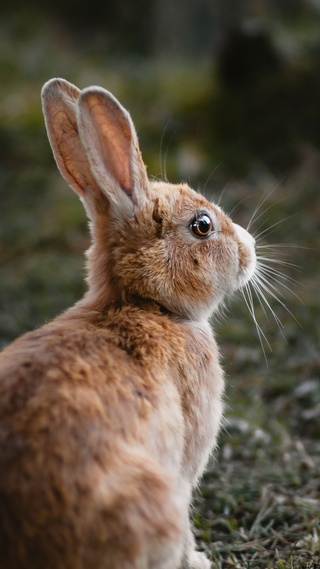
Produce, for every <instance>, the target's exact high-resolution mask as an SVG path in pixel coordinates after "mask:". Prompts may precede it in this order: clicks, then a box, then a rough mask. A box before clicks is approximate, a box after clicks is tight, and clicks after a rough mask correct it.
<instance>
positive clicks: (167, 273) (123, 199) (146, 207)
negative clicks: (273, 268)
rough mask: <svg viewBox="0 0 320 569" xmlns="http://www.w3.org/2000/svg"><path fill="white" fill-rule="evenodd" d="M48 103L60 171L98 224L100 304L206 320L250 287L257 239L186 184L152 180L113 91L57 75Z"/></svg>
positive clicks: (95, 288)
mask: <svg viewBox="0 0 320 569" xmlns="http://www.w3.org/2000/svg"><path fill="white" fill-rule="evenodd" d="M42 98H43V109H44V115H45V120H46V126H47V131H48V136H49V140H50V143H51V146H52V149H53V153H54V156H55V159H56V161H57V164H58V167H59V169H60V171H61V173H62V175H63V176H64V177H65V179H66V180H67V181H68V183H69V184H70V185H71V187H72V188H73V189H74V190H75V191H76V192H77V193H78V194H79V195H80V197H81V199H82V201H83V203H84V205H85V208H86V211H87V214H88V216H89V219H90V221H91V228H92V235H93V244H92V246H91V248H90V250H89V252H88V268H89V277H88V280H89V293H88V295H89V297H90V298H91V299H92V301H93V302H95V303H97V304H99V306H100V307H103V306H104V305H106V304H108V303H110V302H130V301H133V300H136V299H137V298H141V299H144V300H145V299H147V300H153V301H156V302H157V303H159V304H160V305H161V306H163V307H164V308H165V309H166V310H168V311H170V312H173V313H174V314H177V315H179V316H180V317H182V318H187V319H189V318H192V319H194V320H200V319H202V318H207V317H208V316H210V314H211V313H212V312H213V311H214V310H215V309H216V308H217V306H218V305H219V304H220V303H221V301H222V300H223V299H224V297H225V296H226V295H229V294H232V293H233V292H234V291H235V290H237V289H238V288H240V287H242V286H243V285H245V284H246V283H247V282H248V280H249V279H250V278H251V277H252V275H253V273H254V270H255V264H256V256H255V250H254V240H253V238H252V237H251V236H250V235H249V234H248V233H247V231H245V230H244V229H243V228H241V227H239V226H238V225H236V224H234V223H232V221H231V220H230V218H228V217H227V216H226V215H225V214H224V213H223V212H222V210H221V208H220V207H218V206H216V205H214V204H213V203H211V202H209V201H208V200H207V199H205V197H203V196H202V195H199V194H198V193H196V192H195V191H193V190H192V189H191V188H189V187H188V186H187V185H186V184H177V185H173V184H169V183H166V182H154V181H150V180H148V176H147V172H146V168H145V165H144V163H143V161H142V158H141V154H140V150H139V145H138V139H137V135H136V131H135V129H134V125H133V123H132V120H131V118H130V115H129V113H128V112H127V111H126V110H125V109H124V108H123V107H122V106H121V105H120V103H119V102H118V101H117V100H116V99H115V98H114V97H113V95H111V94H110V93H109V92H107V91H105V90H104V89H101V88H98V87H90V88H88V89H84V90H83V91H79V90H78V89H77V88H76V87H74V86H73V85H71V84H70V83H68V82H66V81H64V80H62V79H53V80H51V81H49V82H48V83H46V84H45V85H44V87H43V90H42Z"/></svg>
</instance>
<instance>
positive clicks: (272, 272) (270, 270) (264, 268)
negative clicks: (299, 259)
mask: <svg viewBox="0 0 320 569" xmlns="http://www.w3.org/2000/svg"><path fill="white" fill-rule="evenodd" d="M258 269H260V272H261V273H262V274H267V276H270V277H271V278H273V277H274V276H276V277H278V278H279V279H282V280H283V281H286V282H290V283H292V284H299V281H297V280H296V279H294V278H292V277H290V276H289V275H286V274H285V273H282V272H281V271H278V270H277V269H275V268H274V267H269V265H266V264H265V263H260V262H259V261H258ZM279 282H282V281H279ZM291 292H293V291H291Z"/></svg>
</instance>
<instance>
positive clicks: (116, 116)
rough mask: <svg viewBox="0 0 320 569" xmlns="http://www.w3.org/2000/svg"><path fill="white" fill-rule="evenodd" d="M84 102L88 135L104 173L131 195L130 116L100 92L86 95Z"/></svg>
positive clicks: (131, 141)
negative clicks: (88, 123)
mask: <svg viewBox="0 0 320 569" xmlns="http://www.w3.org/2000/svg"><path fill="white" fill-rule="evenodd" d="M86 103H87V109H88V111H89V113H90V118H91V121H92V128H90V134H91V137H92V142H93V143H94V147H95V148H94V150H95V152H96V153H97V154H98V156H97V158H98V157H100V160H101V161H102V163H103V165H104V167H105V169H106V170H107V172H108V173H109V174H111V175H112V177H113V178H114V179H115V180H117V182H118V183H119V185H120V186H121V188H122V189H123V190H124V191H125V192H126V193H127V194H128V195H129V196H130V197H132V194H133V190H134V188H133V178H132V171H131V158H132V147H133V135H132V131H131V124H130V123H131V121H130V118H129V116H128V115H127V113H126V111H125V110H124V109H122V108H121V107H120V106H118V104H116V103H115V102H114V101H113V100H112V99H111V100H110V99H108V98H107V97H105V96H103V95H102V94H100V93H90V94H88V95H87V96H86Z"/></svg>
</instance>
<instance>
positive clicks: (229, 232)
mask: <svg viewBox="0 0 320 569" xmlns="http://www.w3.org/2000/svg"><path fill="white" fill-rule="evenodd" d="M43 99H44V112H45V118H46V123H47V129H48V134H49V138H50V141H51V144H52V148H53V151H54V154H55V157H56V160H57V163H58V166H59V168H60V170H61V172H62V174H63V175H64V176H65V177H66V179H67V180H68V182H69V183H70V184H71V186H72V187H73V189H74V190H75V191H76V192H78V193H79V195H80V196H81V198H82V199H83V201H84V204H85V207H86V210H87V213H88V215H89V218H90V220H91V231H92V246H91V248H90V250H89V252H88V284H89V288H88V292H87V294H86V295H85V297H84V298H83V299H82V300H81V301H80V302H79V303H78V304H77V305H76V306H75V307H73V308H71V309H69V310H68V311H67V312H66V313H65V314H63V315H61V316H60V317H58V318H56V319H55V320H54V321H53V322H52V323H50V324H48V325H46V326H44V327H43V328H41V329H40V330H36V331H34V332H31V333H29V334H26V335H25V336H23V337H22V338H20V339H18V340H16V341H15V342H14V343H13V344H12V345H11V346H9V347H7V348H6V349H5V350H4V351H3V353H2V354H1V355H0V560H1V561H0V566H1V569H40V568H41V569H57V568H59V569H178V568H179V567H181V568H185V569H187V568H189V569H207V568H208V567H209V566H210V564H209V562H208V560H207V559H206V558H205V556H204V555H203V554H200V553H198V552H196V551H195V549H194V542H193V538H192V534H191V531H190V528H189V522H188V508H189V504H190V500H191V491H192V488H193V487H194V485H195V484H196V483H197V480H198V478H199V476H201V474H202V472H203V469H204V467H205V465H206V462H207V459H208V456H209V454H210V452H212V449H213V448H214V446H215V444H216V438H217V434H218V430H219V425H220V421H221V410H222V404H221V398H222V394H223V374H222V371H221V368H220V365H219V355H218V349H217V346H216V343H215V340H214V338H213V335H212V332H211V330H210V327H209V325H208V323H207V319H208V317H209V316H210V314H211V313H212V311H213V310H214V309H215V308H216V307H217V306H218V304H219V302H220V301H221V300H222V299H223V297H224V296H225V294H228V293H231V292H233V290H235V289H236V288H237V287H238V286H240V284H239V282H240V280H241V279H242V280H244V279H246V280H248V278H250V275H249V274H248V275H246V272H248V271H249V269H248V267H249V264H250V263H252V262H253V258H254V252H253V245H252V243H251V241H250V240H249V238H248V240H247V237H245V239H244V240H243V236H242V234H240V233H239V231H238V230H237V228H236V226H234V225H233V224H232V222H231V221H230V220H229V219H228V218H227V217H226V216H225V215H224V214H223V213H222V212H221V210H220V209H219V208H216V207H215V206H214V205H213V204H210V203H209V202H208V201H207V200H206V199H205V198H204V197H202V196H199V195H198V194H196V193H195V192H194V191H193V190H191V189H190V188H189V187H188V186H186V185H183V184H182V185H177V186H173V185H170V184H164V183H150V182H148V180H147V176H146V172H145V168H144V165H143V163H142V159H141V155H140V151H139V147H138V143H137V139H136V134H135V131H134V128H133V125H132V122H131V119H130V117H129V115H128V114H127V113H126V111H125V110H124V109H123V108H122V107H121V105H120V104H119V103H118V102H117V101H116V100H115V99H114V98H113V97H112V96H111V95H110V94H108V93H107V92H105V91H102V90H101V89H95V88H93V89H91V90H87V91H84V92H82V93H80V91H79V90H78V89H76V88H75V87H74V86H72V85H70V84H68V83H67V82H65V81H63V80H53V81H51V82H49V83H48V84H47V85H46V86H45V88H44V91H43ZM78 132H80V136H79V134H78ZM101 141H102V142H101ZM199 210H205V211H207V212H208V213H209V214H210V215H211V216H212V218H213V221H214V224H215V228H216V231H215V233H214V234H213V235H212V236H211V237H210V238H209V239H206V240H202V241H201V240H198V239H197V238H196V237H195V236H194V235H192V233H191V231H190V228H189V225H190V221H191V219H192V216H194V214H195V212H196V211H199ZM250 270H251V269H250Z"/></svg>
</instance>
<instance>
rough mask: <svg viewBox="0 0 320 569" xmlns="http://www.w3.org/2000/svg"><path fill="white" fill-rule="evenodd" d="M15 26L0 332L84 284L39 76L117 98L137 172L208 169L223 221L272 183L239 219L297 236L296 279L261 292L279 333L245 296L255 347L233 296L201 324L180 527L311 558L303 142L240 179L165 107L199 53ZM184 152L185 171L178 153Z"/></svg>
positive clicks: (218, 551)
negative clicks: (206, 366) (125, 113)
mask: <svg viewBox="0 0 320 569" xmlns="http://www.w3.org/2000/svg"><path fill="white" fill-rule="evenodd" d="M18 24H19V23H18V22H17V21H15V20H14V18H13V17H12V18H11V20H6V19H3V21H2V22H1V24H0V27H1V32H2V33H1V51H0V53H1V55H0V77H1V78H2V81H1V85H2V86H1V92H0V142H1V158H0V161H1V162H0V204H1V205H0V207H1V222H0V266H1V269H0V271H1V278H0V344H1V345H5V344H6V343H8V342H9V341H10V340H12V339H13V338H14V337H16V336H17V335H18V334H20V333H22V332H24V331H26V330H28V329H32V328H34V327H36V326H39V325H41V324H42V323H44V322H45V321H47V320H48V319H51V318H52V317H54V316H55V315H56V314H57V313H59V312H61V311H62V310H63V309H65V308H66V307H67V306H69V305H71V304H72V303H73V302H74V301H75V300H76V299H78V298H80V296H81V294H82V293H83V291H84V289H85V284H84V269H83V267H84V261H83V252H84V250H85V249H86V247H87V246H88V243H89V241H88V231H87V228H86V224H87V223H86V219H85V216H84V213H83V211H82V207H81V204H80V202H79V201H78V199H77V197H76V196H75V195H74V194H73V193H72V191H71V190H69V189H68V188H67V185H66V184H65V183H64V182H63V181H62V180H61V179H60V177H59V175H58V173H57V171H56V168H55V165H54V163H53V159H52V157H51V151H50V149H49V145H48V143H47V140H46V135H45V131H44V125H43V119H42V116H41V110H40V99H39V90H40V87H41V85H42V83H43V82H44V81H46V80H47V79H49V78H50V77H52V76H65V77H66V78H67V79H69V80H70V81H72V82H75V83H77V84H79V86H80V87H84V86H86V85H88V84H90V83H99V84H101V85H103V86H105V87H107V88H108V89H110V90H111V91H113V92H114V93H115V94H116V95H117V96H118V97H119V98H120V99H121V100H122V102H123V103H124V104H125V105H126V106H127V107H128V108H130V110H131V112H132V115H133V118H134V120H135V123H136V124H137V127H138V130H139V136H140V140H141V146H142V149H143V154H144V157H145V160H146V162H147V164H148V167H149V172H150V174H152V175H155V176H159V175H160V173H161V169H163V167H164V162H165V163H166V169H167V173H168V176H169V177H171V178H172V179H173V180H176V179H179V178H180V177H182V178H184V179H189V177H190V178H191V180H190V181H191V182H193V183H194V185H195V186H197V187H198V185H200V186H201V187H203V186H204V185H205V181H206V180H208V182H207V188H206V189H207V193H208V195H213V194H215V196H217V197H219V195H220V194H221V193H222V190H224V191H223V196H222V205H223V206H224V207H225V209H226V210H227V211H231V210H232V209H233V208H234V206H235V205H236V204H240V205H239V207H238V209H237V210H236V211H235V213H234V218H235V220H236V221H238V222H239V223H243V224H245V223H246V222H247V221H248V220H249V218H250V216H251V214H252V212H253V209H254V208H255V206H256V205H257V204H258V203H259V202H260V201H261V200H262V199H263V198H264V197H265V196H266V195H267V194H268V193H269V192H271V191H272V190H274V191H273V193H271V194H270V196H269V197H268V198H267V199H266V202H265V204H264V205H263V207H262V210H261V211H263V210H265V214H264V215H263V216H261V218H259V220H258V221H257V224H256V226H255V228H256V229H258V227H259V225H260V224H262V227H261V228H260V230H263V229H264V228H267V227H270V226H272V225H273V224H277V225H275V227H274V232H273V233H272V234H271V235H270V236H269V237H268V238H267V239H266V240H267V241H271V242H275V243H291V244H292V243H293V244H296V245H297V247H295V246H294V247H290V248H284V249H283V250H282V251H281V250H280V251H279V256H281V257H282V258H284V259H285V260H286V261H289V262H292V263H295V264H297V265H298V266H299V267H300V269H299V270H293V269H292V268H291V267H287V269H286V272H287V273H288V275H289V276H291V277H292V278H294V279H296V280H297V282H296V283H293V284H291V285H290V287H291V288H293V291H294V294H292V293H290V292H289V291H288V290H286V289H285V288H282V289H281V292H282V294H283V298H282V300H283V301H284V302H285V303H286V304H287V306H288V308H289V310H290V311H291V313H292V315H291V314H289V313H288V312H287V311H286V310H285V309H284V307H283V306H282V305H281V304H279V303H277V302H276V301H275V300H274V299H272V298H271V299H270V302H271V304H272V307H273V308H274V310H275V311H276V313H277V314H278V316H279V318H280V319H281V321H282V322H283V325H284V328H283V335H284V337H285V338H284V337H283V336H282V334H281V332H280V331H279V329H278V327H277V325H276V322H275V321H274V319H273V318H272V316H271V315H270V314H267V315H265V314H264V312H263V310H262V308H261V307H260V306H259V304H257V305H256V312H257V319H258V321H259V322H260V325H261V326H262V328H263V330H264V332H265V334H266V336H267V338H268V341H269V343H270V348H271V349H272V351H270V349H269V348H268V346H267V345H266V343H264V349H265V352H266V358H265V357H264V354H263V350H262V347H261V345H260V343H259V339H258V337H257V334H256V331H255V326H254V323H253V321H252V318H251V317H250V315H249V313H248V310H247V309H246V306H245V304H244V301H243V300H242V299H241V297H240V295H239V296H238V298H236V299H234V300H233V301H232V302H231V303H230V304H229V305H228V309H227V311H226V314H225V319H219V322H217V323H214V326H215V329H216V333H217V338H218V342H219V345H220V346H221V353H222V359H223V365H224V368H225V370H226V380H227V392H226V401H225V405H226V411H225V415H226V421H225V427H224V429H223V432H222V434H221V436H220V444H219V450H218V452H217V453H216V456H215V458H214V460H213V461H212V463H211V464H210V467H209V470H208V472H207V473H206V475H205V477H204V480H203V482H202V484H201V489H200V490H199V491H197V492H196V499H195V510H194V518H195V526H196V536H197V539H198V542H199V546H200V547H201V548H203V549H204V550H206V551H207V553H208V555H209V556H210V557H211V558H212V560H213V561H214V562H215V564H216V567H218V568H222V569H227V568H229V567H230V568H232V567H234V568H238V567H241V568H247V569H249V568H250V569H255V568H259V569H260V568H261V569H262V568H269V567H270V568H274V569H291V568H294V569H319V568H320V558H319V556H320V537H319V535H320V527H319V526H320V523H319V518H320V502H319V498H320V421H319V416H320V373H319V371H320V356H319V345H320V337H319V321H320V302H319V271H318V267H319V261H320V259H319V256H320V253H319V252H320V237H319V214H320V199H319V189H318V185H319V178H320V157H319V154H318V153H317V152H316V151H315V150H312V149H311V148H307V149H304V151H303V156H302V160H301V163H300V166H299V167H295V168H294V169H293V171H292V172H291V173H289V174H288V175H287V176H286V178H285V179H282V180H279V179H278V178H276V177H273V176H272V175H271V174H270V172H268V171H267V170H266V169H265V168H263V167H261V165H259V164H252V165H249V164H248V165H247V177H246V178H245V179H237V178H236V177H232V175H231V176H230V175H228V174H227V173H226V172H225V171H224V166H223V164H222V165H221V166H220V167H218V168H217V170H215V171H214V172H213V173H212V171H213V170H214V169H215V168H216V166H217V161H216V160H217V159H216V157H215V155H208V153H207V152H206V149H205V148H204V147H203V146H202V144H201V132H198V133H197V137H196V138H195V139H192V137H191V136H190V133H187V134H188V137H187V136H186V139H184V136H183V133H184V130H183V126H182V127H181V124H180V123H179V120H181V119H180V118H179V120H178V117H182V116H184V113H185V112H186V109H187V108H190V106H194V105H197V104H198V105H200V104H201V101H202V100H203V99H204V98H205V97H206V96H207V93H208V90H209V85H210V81H211V79H210V77H209V66H208V65H207V64H205V63H204V64H201V65H199V64H197V63H195V64H193V65H192V64H190V63H188V64H183V65H182V64H181V63H179V64H178V63H175V62H172V61H171V62H170V63H169V62H167V63H164V62H151V61H148V62H145V61H139V62H134V61H133V60H132V59H131V60H130V59H129V58H122V59H119V58H118V59H117V60H115V59H114V58H112V56H111V55H110V54H109V53H108V54H107V55H105V54H103V53H100V52H99V49H98V47H97V45H96V44H95V43H94V42H93V41H92V38H91V39H90V41H88V42H87V43H86V42H84V43H83V44H82V45H79V42H76V41H75V40H74V38H72V37H69V38H67V37H66V36H64V35H63V31H61V29H58V28H55V27H54V26H53V25H52V24H50V22H46V21H43V22H42V23H41V26H40V25H37V26H33V27H32V26H31V27H29V28H23V26H22V24H21V23H20V24H19V25H18ZM21 28H22V29H21ZM53 46H54V48H53ZM186 94H187V100H186ZM168 121H169V122H168ZM166 124H167V129H166ZM162 137H163V143H162V152H161V159H162V166H161V165H160V158H159V156H160V141H161V138H162ZM187 138H188V143H186V140H187ZM220 155H221V149H220V151H219V156H220ZM190 156H192V157H193V164H194V166H193V169H192V170H190V168H189V169H188V168H186V166H185V165H184V164H185V163H186V160H187V165H188V160H189V161H190ZM211 173H212V175H211V177H210V174H211ZM282 220H283V222H282ZM299 247H303V248H299ZM295 295H297V296H295ZM298 297H299V298H298ZM295 318H296V319H297V320H298V322H297V321H296V320H295ZM266 360H267V362H266Z"/></svg>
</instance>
